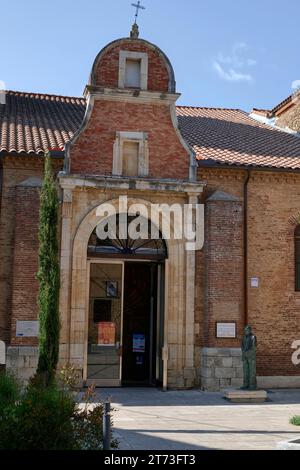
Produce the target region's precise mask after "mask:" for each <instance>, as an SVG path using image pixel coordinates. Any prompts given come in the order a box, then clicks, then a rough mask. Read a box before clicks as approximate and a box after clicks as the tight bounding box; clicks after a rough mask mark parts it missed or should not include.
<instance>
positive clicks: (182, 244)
mask: <svg viewBox="0 0 300 470" xmlns="http://www.w3.org/2000/svg"><path fill="white" fill-rule="evenodd" d="M60 185H61V187H62V190H63V205H62V234H63V235H62V245H61V295H60V313H61V340H60V362H61V364H64V363H66V362H69V363H71V364H75V365H76V366H77V368H78V370H79V371H80V372H81V374H82V380H83V382H84V383H86V382H87V381H88V380H89V377H88V336H89V333H88V331H89V311H90V280H91V277H90V272H91V270H90V267H91V263H92V262H93V260H92V259H91V258H90V255H89V254H88V244H89V240H90V237H91V234H92V233H93V231H94V230H95V228H96V227H97V225H98V224H99V223H100V222H101V220H103V218H104V217H103V216H102V217H101V216H99V215H97V214H99V213H101V205H103V204H107V203H109V204H111V205H112V206H114V207H115V208H116V212H118V211H119V198H118V196H123V197H124V196H126V197H127V200H128V207H130V206H133V205H135V204H143V205H144V206H145V207H146V208H149V214H150V213H151V211H150V208H152V206H153V204H163V203H168V204H169V205H170V204H171V203H173V204H178V205H180V206H181V207H183V206H184V204H189V203H190V204H196V203H197V202H198V196H199V195H200V194H201V192H202V188H203V186H202V184H200V183H191V182H181V183H180V184H179V183H178V182H173V181H162V180H161V181H155V182H154V181H153V180H152V181H147V180H145V179H143V180H140V181H139V180H135V188H134V189H133V188H132V181H131V180H130V179H129V178H118V179H117V181H115V182H114V180H113V178H110V179H109V180H108V179H107V178H105V177H93V178H91V179H87V178H82V179H81V178H79V177H71V176H68V177H66V176H61V177H60ZM120 187H121V188H122V191H120ZM152 210H153V209H152ZM152 214H153V212H152ZM155 219H157V218H156V217H155ZM158 220H161V225H160V226H159V227H158V228H159V231H160V232H161V234H162V237H163V238H164V239H165V240H164V241H165V243H166V247H167V253H168V257H167V259H165V261H164V263H163V270H161V272H160V276H161V277H160V283H159V284H158V283H157V281H156V289H155V296H156V297H157V295H158V290H163V292H164V296H163V301H162V304H161V305H160V315H161V316H160V321H161V330H160V333H159V334H160V335H161V337H160V340H159V341H160V344H159V347H158V343H157V341H158V339H157V335H153V334H152V344H149V348H150V349H151V348H152V350H153V348H156V347H157V355H158V359H157V363H154V364H152V366H150V365H149V366H147V367H148V369H149V370H148V372H149V374H150V368H151V367H152V370H153V369H155V374H154V375H155V380H156V381H157V382H161V383H162V385H163V386H164V388H167V387H172V388H185V387H191V386H193V384H194V383H195V380H196V375H197V371H196V367H195V362H194V358H195V345H194V337H195V332H194V295H195V291H194V286H195V252H194V251H186V240H185V239H184V237H183V238H182V239H174V238H173V236H171V238H170V239H167V238H168V237H167V234H164V232H163V230H164V227H163V222H162V219H158ZM174 231H175V227H174V222H172V223H171V235H172V234H174ZM101 261H103V262H104V261H105V263H106V264H109V263H111V260H109V259H108V258H105V259H104V260H101ZM114 261H115V262H116V260H114ZM125 261H126V263H130V260H128V259H127V260H124V259H123V260H122V259H121V260H119V261H118V262H119V263H120V265H123V268H122V270H123V275H122V279H121V285H123V287H124V282H125V283H126V276H125V278H124V272H126V268H125ZM131 261H134V259H133V260H131ZM141 261H143V263H144V264H145V263H146V262H148V263H149V262H150V261H151V259H148V260H147V259H143V260H139V262H141ZM155 269H158V268H155ZM163 272H164V274H163V276H162V273H163ZM116 274H117V273H116ZM116 274H115V276H116ZM137 275H138V270H137ZM144 275H145V276H147V274H144ZM148 275H149V273H148ZM155 275H156V276H157V274H155ZM128 276H131V278H132V277H133V276H134V273H133V272H132V271H131V273H130V274H128ZM113 280H114V279H113ZM124 293H125V294H126V290H125V291H121V292H120V294H121V295H122V296H123V300H122V312H121V313H123V309H124ZM100 297H101V295H100ZM150 301H151V300H150ZM125 303H126V301H125ZM162 312H163V315H162ZM150 315H151V312H150ZM123 321H124V322H125V324H124V323H123V325H122V333H120V340H119V342H120V346H122V342H123V340H124V330H125V331H126V327H127V326H128V322H129V321H130V320H129V316H127V319H126V315H125V316H124V315H123ZM154 325H155V319H154V318H153V319H152V326H151V321H150V320H149V324H148V327H149V331H148V333H149V337H151V334H150V330H151V327H152V328H153V327H154ZM156 326H157V325H156ZM133 329H135V328H133ZM137 329H138V330H140V329H141V326H140V327H139V328H137ZM162 331H163V333H161V332H162ZM134 333H136V334H139V331H136V332H135V331H131V332H129V335H131V337H132V335H133V334H134ZM140 333H141V332H140ZM141 334H143V333H141ZM154 336H155V338H154ZM116 343H118V341H117V340H116ZM125 343H126V340H125ZM117 346H118V345H117ZM124 346H125V348H126V344H124ZM127 347H128V346H127ZM145 347H146V348H147V347H148V346H145ZM150 349H149V351H150ZM121 351H122V349H121V347H120V352H121ZM149 351H148V360H149V361H150V359H151V358H152V360H153V357H154V356H155V354H154V352H153V353H152V354H151V355H150V352H149ZM133 360H135V361H137V360H138V359H137V358H136V356H135V357H134V358H133ZM155 360H156V359H155ZM155 360H154V362H155ZM129 362H130V361H129ZM130 367H131V368H132V367H133V365H132V363H131V366H130V365H128V370H127V371H124V368H123V369H122V368H121V369H120V370H121V371H122V372H123V374H124V377H126V374H127V375H128V373H129V372H128V371H129V369H130ZM133 375H134V372H133ZM152 378H153V375H152ZM128 379H129V380H128V382H130V373H129V377H128ZM152 382H153V381H152ZM121 384H122V377H121V375H120V381H119V385H121ZM102 385H104V383H102ZM108 385H111V384H110V383H108ZM115 385H118V384H117V383H115Z"/></svg>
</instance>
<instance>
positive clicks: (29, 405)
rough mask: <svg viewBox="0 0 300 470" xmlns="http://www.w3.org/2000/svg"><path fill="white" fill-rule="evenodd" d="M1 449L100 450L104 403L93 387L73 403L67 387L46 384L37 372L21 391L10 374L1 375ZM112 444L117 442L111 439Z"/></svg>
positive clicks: (115, 444)
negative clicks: (77, 401) (79, 401)
mask: <svg viewBox="0 0 300 470" xmlns="http://www.w3.org/2000/svg"><path fill="white" fill-rule="evenodd" d="M0 402H1V412H0V449H1V450H2V449H7V450H101V449H102V448H103V431H102V423H103V409H104V408H103V404H102V403H101V402H100V403H99V400H97V397H96V393H95V390H94V387H89V388H88V389H87V390H86V392H85V393H84V395H83V398H82V403H81V404H80V405H79V404H77V403H76V401H75V399H74V396H73V394H72V392H71V391H69V389H66V386H65V385H64V386H63V387H62V386H61V385H60V384H55V383H53V384H52V385H51V386H48V387H45V386H44V381H43V380H39V375H38V374H37V375H36V376H35V378H34V380H32V381H31V382H30V384H29V385H28V386H27V387H26V388H25V390H23V391H22V389H21V386H20V385H19V383H18V382H17V380H16V379H15V378H14V377H13V376H12V375H10V374H3V376H0ZM112 447H115V448H116V447H117V442H116V441H112Z"/></svg>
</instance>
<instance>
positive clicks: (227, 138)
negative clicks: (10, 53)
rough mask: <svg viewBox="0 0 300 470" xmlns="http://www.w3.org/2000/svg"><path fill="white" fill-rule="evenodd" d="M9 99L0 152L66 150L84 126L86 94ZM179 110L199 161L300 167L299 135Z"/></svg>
mask: <svg viewBox="0 0 300 470" xmlns="http://www.w3.org/2000/svg"><path fill="white" fill-rule="evenodd" d="M5 101H6V103H5V104H0V154H1V152H8V153H12V154H19V155H25V154H33V155H39V154H43V153H44V151H45V150H47V149H53V148H55V149H58V148H59V149H61V150H63V149H64V147H65V144H66V143H67V142H68V141H69V140H70V139H71V138H72V136H73V135H74V133H75V132H76V131H77V130H78V129H79V127H80V124H81V123H82V120H83V117H84V113H85V107H86V101H85V99H83V98H72V97H65V96H55V95H47V94H37V93H22V92H13V91H8V92H6V96H5ZM0 103H1V100H0ZM177 115H178V120H179V126H180V130H181V132H182V134H183V137H184V138H185V139H186V141H187V143H188V144H189V145H190V146H191V147H192V148H193V149H194V150H195V152H196V155H197V159H198V160H199V162H201V161H205V160H206V161H208V160H209V161H213V162H216V163H219V164H229V165H232V166H243V165H247V166H248V165H253V166H262V167H276V168H288V169H300V138H298V137H296V136H293V135H289V134H287V133H285V132H282V131H280V130H278V129H275V128H273V127H271V126H267V125H265V124H262V123H260V122H258V121H256V120H254V119H252V118H250V117H249V116H248V115H247V114H246V113H245V112H243V111H240V110H238V109H223V108H222V109H218V108H193V107H184V106H179V107H177Z"/></svg>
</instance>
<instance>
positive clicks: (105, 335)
mask: <svg viewBox="0 0 300 470" xmlns="http://www.w3.org/2000/svg"><path fill="white" fill-rule="evenodd" d="M115 343H116V325H115V324H114V323H112V322H102V323H98V345H104V346H111V345H113V346H114V345H115Z"/></svg>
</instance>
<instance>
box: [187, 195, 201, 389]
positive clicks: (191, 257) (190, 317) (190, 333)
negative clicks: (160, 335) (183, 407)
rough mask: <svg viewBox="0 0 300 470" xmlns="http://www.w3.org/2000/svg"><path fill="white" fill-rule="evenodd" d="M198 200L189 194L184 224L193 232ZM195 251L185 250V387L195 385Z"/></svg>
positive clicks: (195, 196)
mask: <svg viewBox="0 0 300 470" xmlns="http://www.w3.org/2000/svg"><path fill="white" fill-rule="evenodd" d="M197 202H198V196H197V194H194V193H193V194H189V204H190V206H192V207H193V219H192V220H191V221H188V220H185V224H189V223H190V224H191V225H192V227H191V229H192V231H193V232H195V210H194V209H195V207H196V204H197ZM195 256H196V252H195V250H194V251H189V250H186V266H185V270H186V277H185V285H186V302H185V310H186V314H185V318H186V321H185V368H184V380H185V387H186V388H191V387H193V386H194V385H195V381H196V375H197V374H196V371H195V364H194V360H195V276H196V271H195V269H196V261H195Z"/></svg>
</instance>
